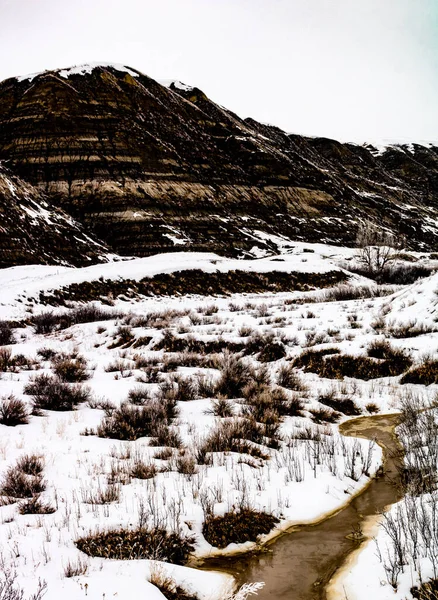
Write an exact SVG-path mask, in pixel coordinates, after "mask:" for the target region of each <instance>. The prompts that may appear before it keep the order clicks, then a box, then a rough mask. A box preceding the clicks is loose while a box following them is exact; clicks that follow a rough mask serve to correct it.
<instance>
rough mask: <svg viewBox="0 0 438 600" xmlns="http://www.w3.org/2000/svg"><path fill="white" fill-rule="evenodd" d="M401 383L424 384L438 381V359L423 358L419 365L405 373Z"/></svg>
mask: <svg viewBox="0 0 438 600" xmlns="http://www.w3.org/2000/svg"><path fill="white" fill-rule="evenodd" d="M400 383H402V384H403V383H420V384H422V385H431V384H432V383H438V360H432V359H425V360H423V362H422V363H421V364H419V365H418V366H417V367H414V368H413V369H411V370H410V371H408V372H407V373H405V374H404V375H403V377H402V378H401V379H400Z"/></svg>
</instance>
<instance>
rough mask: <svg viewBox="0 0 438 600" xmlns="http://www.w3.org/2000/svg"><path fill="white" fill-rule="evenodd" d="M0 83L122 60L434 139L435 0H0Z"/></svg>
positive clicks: (247, 102) (340, 125)
mask: <svg viewBox="0 0 438 600" xmlns="http://www.w3.org/2000/svg"><path fill="white" fill-rule="evenodd" d="M0 57H1V60H0V79H5V78H7V77H11V76H15V75H24V74H27V73H31V72H35V71H42V70H45V69H53V68H57V67H67V66H72V65H75V64H82V63H87V62H95V61H97V62H99V61H104V62H117V63H124V64H126V65H129V66H132V67H134V68H136V69H138V70H140V71H142V72H144V73H146V74H147V75H149V76H151V77H154V78H157V79H160V78H161V79H166V78H167V79H169V78H175V79H180V80H181V81H183V82H184V83H187V84H190V85H196V86H198V87H199V88H201V89H202V90H203V91H204V92H205V93H206V94H207V95H208V96H209V97H210V98H212V99H213V100H215V101H216V102H218V103H219V104H222V105H224V106H226V107H227V108H229V109H231V110H233V111H235V112H237V113H238V114H239V115H240V116H242V117H247V116H251V117H253V118H256V119H258V120H260V121H263V122H269V123H273V124H275V125H278V126H280V127H281V128H283V129H285V130H287V131H290V132H295V133H304V134H308V135H324V136H329V137H334V138H338V139H342V140H352V141H364V140H376V139H401V140H403V139H404V140H438V108H437V107H438V103H437V98H438V0H0Z"/></svg>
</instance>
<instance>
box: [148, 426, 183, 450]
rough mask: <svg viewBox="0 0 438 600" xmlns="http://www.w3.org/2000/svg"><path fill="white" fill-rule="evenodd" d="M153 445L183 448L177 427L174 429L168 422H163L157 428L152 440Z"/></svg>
mask: <svg viewBox="0 0 438 600" xmlns="http://www.w3.org/2000/svg"><path fill="white" fill-rule="evenodd" d="M150 444H151V446H168V447H170V448H181V447H182V445H183V444H182V439H181V436H180V435H179V433H178V431H177V430H176V429H172V428H171V427H169V425H167V423H161V424H160V425H159V426H158V427H157V428H156V429H155V435H154V437H153V438H152V440H151V442H150Z"/></svg>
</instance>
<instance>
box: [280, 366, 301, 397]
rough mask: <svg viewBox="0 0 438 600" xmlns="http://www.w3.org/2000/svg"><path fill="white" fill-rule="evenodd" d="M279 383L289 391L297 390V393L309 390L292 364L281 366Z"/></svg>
mask: <svg viewBox="0 0 438 600" xmlns="http://www.w3.org/2000/svg"><path fill="white" fill-rule="evenodd" d="M277 383H278V385H281V386H282V387H285V388H287V389H288V390H295V391H296V392H304V391H306V390H307V387H306V386H305V384H304V383H303V380H302V379H301V377H300V376H299V374H298V373H297V371H296V370H295V369H294V367H293V365H291V364H290V363H289V364H287V363H285V364H282V365H281V366H280V369H279V370H278V375H277Z"/></svg>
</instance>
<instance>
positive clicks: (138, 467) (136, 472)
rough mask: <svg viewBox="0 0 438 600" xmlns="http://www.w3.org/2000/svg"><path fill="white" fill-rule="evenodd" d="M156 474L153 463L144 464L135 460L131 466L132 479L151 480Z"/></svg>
mask: <svg viewBox="0 0 438 600" xmlns="http://www.w3.org/2000/svg"><path fill="white" fill-rule="evenodd" d="M156 474H157V467H156V466H155V465H154V464H153V463H145V462H144V461H142V460H140V459H138V458H137V459H135V460H134V463H133V465H132V466H131V470H130V475H131V477H133V478H134V479H152V478H153V477H155V475H156Z"/></svg>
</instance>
